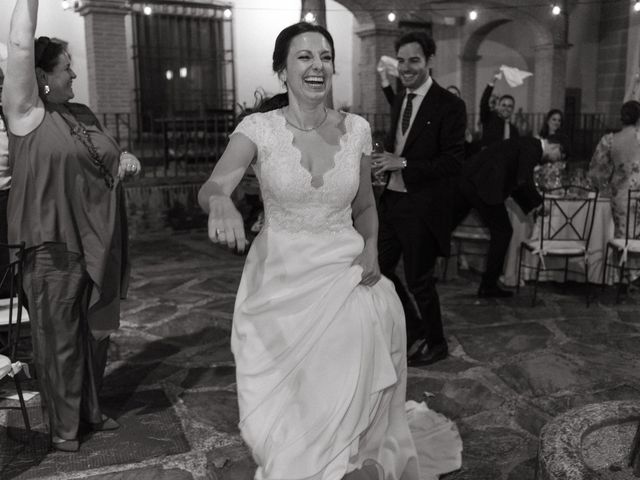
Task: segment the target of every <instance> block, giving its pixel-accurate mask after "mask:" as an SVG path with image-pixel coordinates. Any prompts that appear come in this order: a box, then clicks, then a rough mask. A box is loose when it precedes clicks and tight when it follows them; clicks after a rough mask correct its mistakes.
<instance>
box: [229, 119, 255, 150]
mask: <svg viewBox="0 0 640 480" xmlns="http://www.w3.org/2000/svg"><path fill="white" fill-rule="evenodd" d="M258 118H259V115H258V114H251V115H247V116H246V117H244V118H243V119H242V120H241V121H240V123H239V124H238V125H237V126H236V128H235V130H234V131H233V132H231V135H235V134H236V133H242V134H243V135H244V136H245V137H247V138H248V139H249V140H251V141H252V142H253V143H254V144H256V145H259V142H258V132H259V131H260V130H259V128H258Z"/></svg>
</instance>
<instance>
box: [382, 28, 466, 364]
mask: <svg viewBox="0 0 640 480" xmlns="http://www.w3.org/2000/svg"><path fill="white" fill-rule="evenodd" d="M396 52H397V58H398V72H399V74H400V81H401V82H402V84H403V87H404V91H403V92H399V94H398V95H396V97H395V100H394V104H393V107H392V115H391V130H390V132H389V135H388V137H387V141H386V145H385V147H386V150H387V151H386V152H384V153H380V154H374V155H373V168H374V170H375V169H379V171H380V172H389V180H388V182H387V186H386V188H385V190H384V192H383V193H382V195H381V198H380V205H379V216H380V229H379V237H378V251H379V261H380V270H381V271H382V273H383V274H384V275H385V276H387V277H388V278H389V279H391V280H392V281H393V283H394V284H395V287H396V291H397V292H398V296H399V297H400V299H401V300H402V303H403V306H404V310H405V315H406V318H407V338H408V345H409V346H411V344H412V343H414V341H416V340H421V341H420V343H419V344H418V346H417V349H416V350H415V352H414V353H412V355H411V356H410V357H409V365H415V366H417V365H428V364H430V363H434V362H437V361H438V360H441V359H443V358H445V357H446V356H447V353H448V347H447V342H446V340H445V337H444V332H443V327H442V317H441V312H440V300H439V298H438V292H437V290H436V285H435V278H434V272H433V269H434V266H435V261H436V257H438V256H446V255H448V253H449V243H450V234H451V222H452V213H453V212H452V208H451V205H452V195H453V187H454V184H455V179H456V177H457V176H458V175H459V174H460V168H461V164H462V159H463V156H464V133H465V127H466V111H465V106H464V102H463V101H462V100H460V99H459V98H457V97H456V96H455V95H453V94H451V93H450V92H447V91H446V90H445V89H444V88H442V87H440V86H439V85H438V84H437V83H435V82H434V81H433V79H432V78H431V76H430V75H429V67H430V65H431V62H432V59H433V55H434V54H435V43H434V42H433V40H432V39H431V37H429V36H428V35H426V34H425V33H423V32H411V33H408V34H406V35H403V36H402V37H401V38H400V39H399V40H398V42H397V43H396ZM391 152H393V153H391ZM401 256H402V257H403V261H404V270H405V278H406V281H407V286H408V288H409V291H410V292H411V294H412V296H413V300H415V304H416V305H417V307H418V310H419V312H420V314H419V315H418V312H417V311H416V309H415V307H414V305H413V302H412V299H411V298H410V297H409V294H408V292H407V291H406V290H405V288H404V286H403V284H402V282H401V281H400V279H399V278H398V277H397V276H396V274H395V270H396V266H397V265H398V262H399V260H400V257H401Z"/></svg>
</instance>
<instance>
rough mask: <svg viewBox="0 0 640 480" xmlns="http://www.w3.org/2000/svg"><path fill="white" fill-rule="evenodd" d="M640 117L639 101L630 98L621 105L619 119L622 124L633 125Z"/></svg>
mask: <svg viewBox="0 0 640 480" xmlns="http://www.w3.org/2000/svg"><path fill="white" fill-rule="evenodd" d="M639 118H640V102H637V101H636V100H631V101H629V102H626V103H624V104H623V105H622V108H621V109H620V120H621V121H622V124H623V125H635V124H636V123H637V122H638V119H639Z"/></svg>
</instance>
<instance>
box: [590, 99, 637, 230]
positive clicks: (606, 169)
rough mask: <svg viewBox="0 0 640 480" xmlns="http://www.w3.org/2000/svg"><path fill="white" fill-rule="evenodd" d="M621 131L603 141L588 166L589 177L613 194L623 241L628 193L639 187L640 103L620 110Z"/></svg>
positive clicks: (633, 102) (604, 137)
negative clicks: (639, 132) (639, 136)
mask: <svg viewBox="0 0 640 480" xmlns="http://www.w3.org/2000/svg"><path fill="white" fill-rule="evenodd" d="M620 119H621V121H622V130H620V131H619V132H617V133H608V134H606V135H604V136H603V137H602V138H601V139H600V143H598V146H597V147H596V151H595V153H594V154H593V157H592V158H591V163H590V164H589V178H590V179H591V181H592V182H593V184H594V185H596V186H598V187H599V188H600V190H605V191H606V190H610V191H611V209H612V210H613V220H614V224H615V236H616V237H618V238H623V237H624V236H625V231H626V223H627V192H628V191H629V189H637V188H640V139H639V138H638V131H639V130H640V103H639V102H637V101H635V100H632V101H629V102H626V103H625V104H624V105H622V109H621V110H620Z"/></svg>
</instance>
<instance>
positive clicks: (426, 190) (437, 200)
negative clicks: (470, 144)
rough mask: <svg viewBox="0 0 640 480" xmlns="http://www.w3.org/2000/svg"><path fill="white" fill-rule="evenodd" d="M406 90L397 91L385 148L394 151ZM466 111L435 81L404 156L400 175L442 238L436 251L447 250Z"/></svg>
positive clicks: (439, 253) (456, 99) (423, 103)
mask: <svg viewBox="0 0 640 480" xmlns="http://www.w3.org/2000/svg"><path fill="white" fill-rule="evenodd" d="M404 96H405V95H404V92H400V93H399V94H398V95H396V96H395V99H394V103H393V106H392V109H391V130H390V131H389V134H388V136H387V139H386V145H385V147H386V149H387V151H390V152H393V151H394V147H395V136H396V129H397V126H398V121H399V120H400V110H401V108H402V101H403V99H404ZM466 122H467V113H466V109H465V105H464V102H463V101H462V100H461V99H459V98H458V97H456V96H455V95H453V94H452V93H450V92H448V91H447V90H445V89H444V88H442V87H441V86H440V85H438V84H437V83H436V82H435V81H434V82H433V84H432V85H431V88H430V89H429V91H428V92H427V95H426V96H425V98H424V99H423V101H422V104H421V105H420V108H419V109H418V111H417V112H416V116H415V119H414V121H413V123H412V125H411V128H410V130H409V133H408V135H407V141H406V142H405V145H404V149H403V151H402V153H401V156H402V157H404V158H405V159H406V160H407V167H406V168H405V169H403V170H402V178H403V179H404V184H405V186H406V187H407V192H408V194H409V196H410V198H411V200H412V201H413V203H414V205H415V206H416V209H417V211H418V214H419V215H420V216H421V218H422V219H424V221H425V222H426V224H427V226H428V228H429V230H430V231H431V232H432V233H433V235H434V236H435V238H436V239H437V241H438V245H439V247H440V251H439V252H438V255H448V254H449V243H450V232H451V224H452V222H453V220H452V209H451V204H452V199H453V191H454V186H455V181H456V177H457V176H459V175H460V171H461V167H462V161H463V158H464V132H465V128H466Z"/></svg>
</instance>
